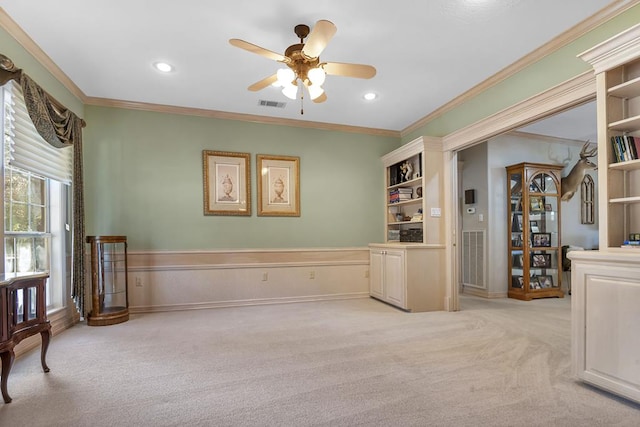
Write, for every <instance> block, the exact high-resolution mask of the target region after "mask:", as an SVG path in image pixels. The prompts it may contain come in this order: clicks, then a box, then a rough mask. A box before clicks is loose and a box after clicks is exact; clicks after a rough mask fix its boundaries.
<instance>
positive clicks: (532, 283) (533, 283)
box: [529, 276, 542, 289]
mask: <svg viewBox="0 0 640 427" xmlns="http://www.w3.org/2000/svg"><path fill="white" fill-rule="evenodd" d="M538 277H540V276H538ZM538 277H531V278H530V279H529V289H542V287H541V286H540V282H539V281H538Z"/></svg>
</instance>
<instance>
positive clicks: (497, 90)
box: [402, 4, 640, 144]
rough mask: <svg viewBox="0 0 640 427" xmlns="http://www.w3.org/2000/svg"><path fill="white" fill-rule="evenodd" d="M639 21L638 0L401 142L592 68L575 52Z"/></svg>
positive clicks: (448, 129)
mask: <svg viewBox="0 0 640 427" xmlns="http://www.w3.org/2000/svg"><path fill="white" fill-rule="evenodd" d="M639 22H640V4H638V5H636V6H633V7H631V8H630V9H628V10H627V11H625V12H624V13H623V14H620V15H618V16H616V17H615V18H613V19H611V20H609V21H608V22H606V23H604V24H603V25H600V26H599V27H597V28H595V29H593V30H592V31H590V32H588V33H586V34H585V35H583V36H582V37H580V38H578V39H577V40H575V41H574V42H572V43H569V44H567V45H566V46H563V47H562V48H560V49H558V50H557V51H555V52H553V53H552V54H550V55H547V56H546V57H544V58H542V59H541V60H539V61H537V62H536V63H534V64H532V65H530V66H528V67H527V68H525V69H523V70H522V71H520V72H518V73H516V74H514V75H513V76H511V77H509V78H507V79H505V80H503V81H501V82H500V83H498V84H496V85H494V86H492V87H491V88H489V89H487V90H485V91H484V92H482V93H480V94H479V95H478V96H476V97H474V98H472V99H470V100H469V101H467V102H465V103H464V104H462V105H460V106H459V107H456V108H455V109H453V110H451V111H449V112H447V113H445V114H443V115H441V116H440V117H437V118H435V119H434V120H432V121H430V122H429V123H427V124H426V125H424V126H422V127H420V128H418V129H417V130H415V131H413V132H411V133H410V134H407V135H404V136H403V138H402V143H403V144H405V143H407V142H410V141H412V140H414V139H415V138H417V137H418V136H422V135H429V136H445V135H448V134H450V133H452V132H454V131H456V130H458V129H461V128H463V127H465V126H468V125H470V124H472V123H475V122H477V121H479V120H481V119H484V118H486V117H488V116H490V115H492V114H495V113H497V112H499V111H502V110H504V109H505V108H508V107H510V106H512V105H514V104H516V103H518V102H520V101H523V100H525V99H527V98H530V97H532V96H534V95H536V94H538V93H541V92H543V91H545V90H547V89H549V88H552V87H554V86H557V85H558V84H560V83H562V82H565V81H567V80H569V79H571V78H573V77H575V76H577V75H579V74H582V73H583V72H585V71H588V70H590V69H592V68H591V66H590V65H589V64H587V63H586V62H584V61H582V60H581V59H580V58H577V55H578V54H580V53H582V52H584V51H585V50H587V49H589V48H591V47H593V46H595V45H596V44H598V43H600V42H602V41H604V40H607V39H608V38H610V37H612V36H614V35H616V34H618V33H620V32H622V31H624V30H626V29H627V28H629V27H632V26H633V25H636V24H638V23H639ZM425 114H426V112H425Z"/></svg>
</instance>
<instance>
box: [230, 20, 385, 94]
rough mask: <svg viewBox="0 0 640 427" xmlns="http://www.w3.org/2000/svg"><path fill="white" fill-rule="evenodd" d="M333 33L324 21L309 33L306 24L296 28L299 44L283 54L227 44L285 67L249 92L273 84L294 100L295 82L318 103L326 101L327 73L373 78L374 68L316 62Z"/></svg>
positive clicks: (237, 43)
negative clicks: (324, 86)
mask: <svg viewBox="0 0 640 427" xmlns="http://www.w3.org/2000/svg"><path fill="white" fill-rule="evenodd" d="M337 30H338V29H337V28H336V26H335V25H334V24H333V23H332V22H330V21H327V20H320V21H318V22H316V25H315V26H314V27H313V30H311V31H310V29H309V26H308V25H304V24H300V25H296V26H295V28H294V32H295V34H296V35H297V36H298V37H299V38H300V43H296V44H293V45H291V46H289V47H288V48H287V49H286V50H285V51H284V55H280V54H279V53H276V52H273V51H271V50H268V49H264V48H262V47H260V46H256V45H254V44H252V43H249V42H246V41H244V40H240V39H230V40H229V43H231V45H233V46H235V47H239V48H240V49H244V50H247V51H249V52H252V53H256V54H258V55H261V56H264V57H266V58H269V59H273V60H275V61H278V62H282V63H283V64H285V65H287V66H288V67H289V68H281V69H279V70H278V71H277V73H275V74H273V75H271V76H269V77H266V78H264V79H262V80H260V81H258V82H256V83H254V84H252V85H251V86H249V87H248V89H249V90H250V91H258V90H261V89H264V88H266V87H268V86H269V85H277V86H280V87H282V93H283V94H284V95H285V96H286V97H288V98H290V99H296V98H297V96H298V90H299V88H300V86H299V83H301V84H302V85H303V86H304V87H305V88H306V89H307V91H308V92H309V97H310V98H311V100H312V101H313V102H315V103H321V102H324V101H326V100H327V95H326V93H325V92H324V89H323V88H322V84H323V83H324V80H325V77H326V75H327V74H329V75H336V76H345V77H357V78H360V79H370V78H371V77H373V76H375V75H376V69H375V68H374V67H372V66H371V65H362V64H346V63H341V62H320V54H321V53H322V51H323V50H324V49H325V47H327V44H328V43H329V41H331V39H332V38H333V36H334V34H335V33H336V31H337ZM305 38H306V39H307V40H306V42H305V40H304V39H305ZM301 96H302V95H301Z"/></svg>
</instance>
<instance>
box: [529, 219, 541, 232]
mask: <svg viewBox="0 0 640 427" xmlns="http://www.w3.org/2000/svg"><path fill="white" fill-rule="evenodd" d="M529 230H530V231H531V232H532V233H539V232H540V227H539V226H538V221H529Z"/></svg>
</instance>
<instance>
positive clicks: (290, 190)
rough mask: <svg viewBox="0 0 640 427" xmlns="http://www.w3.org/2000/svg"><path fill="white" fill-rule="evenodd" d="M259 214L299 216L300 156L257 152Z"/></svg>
mask: <svg viewBox="0 0 640 427" xmlns="http://www.w3.org/2000/svg"><path fill="white" fill-rule="evenodd" d="M256 167H257V171H258V173H257V182H258V216H300V157H293V156H274V155H267V154H257V155H256Z"/></svg>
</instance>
